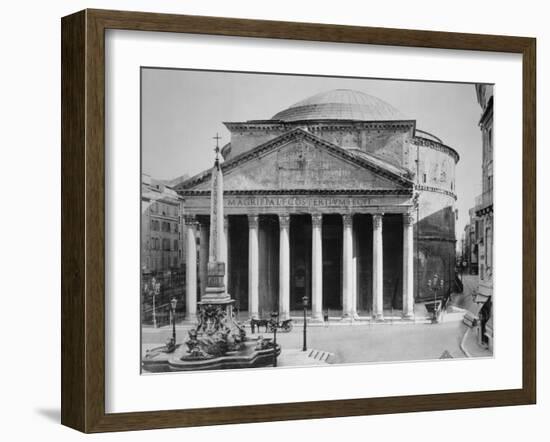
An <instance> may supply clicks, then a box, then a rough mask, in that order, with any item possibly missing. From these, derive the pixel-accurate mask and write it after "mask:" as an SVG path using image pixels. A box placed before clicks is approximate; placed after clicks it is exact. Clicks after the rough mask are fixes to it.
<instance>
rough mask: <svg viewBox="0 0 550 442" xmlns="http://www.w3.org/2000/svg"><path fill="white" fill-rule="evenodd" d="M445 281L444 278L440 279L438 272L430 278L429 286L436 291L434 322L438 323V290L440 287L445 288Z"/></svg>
mask: <svg viewBox="0 0 550 442" xmlns="http://www.w3.org/2000/svg"><path fill="white" fill-rule="evenodd" d="M444 284H445V281H444V280H443V278H441V279H439V275H438V274H437V273H436V274H435V275H434V277H433V278H432V279H428V288H429V289H430V290H433V292H434V306H433V316H432V324H437V292H438V291H439V289H443V286H444Z"/></svg>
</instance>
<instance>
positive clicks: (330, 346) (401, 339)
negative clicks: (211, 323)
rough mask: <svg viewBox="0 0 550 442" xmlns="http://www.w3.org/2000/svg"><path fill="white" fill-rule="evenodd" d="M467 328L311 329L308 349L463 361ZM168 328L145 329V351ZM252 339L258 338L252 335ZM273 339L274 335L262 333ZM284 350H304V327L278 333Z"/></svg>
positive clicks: (446, 324) (181, 333)
mask: <svg viewBox="0 0 550 442" xmlns="http://www.w3.org/2000/svg"><path fill="white" fill-rule="evenodd" d="M465 331H466V326H465V325H464V324H463V323H462V321H461V318H460V316H453V317H449V320H444V321H443V322H442V323H440V324H435V325H432V324H418V323H417V324H412V323H393V324H389V323H388V324H385V323H382V324H364V325H327V326H321V327H308V329H307V346H308V348H314V349H318V350H323V351H327V352H330V353H333V355H334V356H332V357H331V358H330V360H329V362H330V363H359V362H390V361H410V360H426V359H439V358H440V357H441V356H442V354H443V353H444V352H445V351H447V352H448V353H449V354H450V355H451V356H452V357H453V358H464V357H465V355H464V353H463V352H462V350H461V349H460V341H461V339H462V337H463V336H464V333H465ZM170 333H171V330H170V329H169V328H162V329H156V330H155V329H150V328H149V329H144V331H143V342H142V344H143V348H150V347H151V344H153V343H158V344H159V345H161V344H163V343H164V342H165V341H166V339H167V338H168V337H169V336H170ZM247 333H248V336H249V337H255V336H258V334H254V335H253V334H251V333H250V329H249V328H248V329H247ZM260 334H261V335H263V336H264V337H272V336H273V334H272V333H260ZM186 338H187V328H185V327H178V328H177V341H178V342H181V341H182V340H185V339H186ZM277 342H278V343H280V345H281V346H282V348H283V349H301V348H302V343H303V326H302V322H301V321H295V324H294V329H293V330H292V331H291V332H290V333H282V332H278V333H277Z"/></svg>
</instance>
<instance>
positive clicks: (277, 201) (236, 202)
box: [225, 196, 379, 208]
mask: <svg viewBox="0 0 550 442" xmlns="http://www.w3.org/2000/svg"><path fill="white" fill-rule="evenodd" d="M378 202H379V201H377V200H376V199H374V198H367V197H364V198H346V197H334V198H311V197H310V198H304V197H263V196H262V197H246V198H226V199H225V204H226V206H227V207H307V208H315V207H365V206H371V205H373V204H377V203H378Z"/></svg>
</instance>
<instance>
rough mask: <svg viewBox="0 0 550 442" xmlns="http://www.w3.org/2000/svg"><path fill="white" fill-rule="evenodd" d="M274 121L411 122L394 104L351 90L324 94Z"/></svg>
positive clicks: (295, 107) (297, 105)
mask: <svg viewBox="0 0 550 442" xmlns="http://www.w3.org/2000/svg"><path fill="white" fill-rule="evenodd" d="M271 119H272V120H281V121H302V120H356V121H390V120H407V118H406V117H405V116H404V115H403V114H401V112H399V111H398V110H397V109H396V108H395V107H393V106H392V105H391V104H388V103H386V102H385V101H383V100H380V99H379V98H376V97H373V96H372V95H368V94H365V93H364V92H359V91H355V90H351V89H335V90H332V91H328V92H321V93H319V94H316V95H313V96H312V97H309V98H306V99H305V100H302V101H299V102H298V103H295V104H293V105H292V106H290V107H289V108H287V109H285V110H283V111H281V112H279V113H277V114H275V115H274V116H273V118H271Z"/></svg>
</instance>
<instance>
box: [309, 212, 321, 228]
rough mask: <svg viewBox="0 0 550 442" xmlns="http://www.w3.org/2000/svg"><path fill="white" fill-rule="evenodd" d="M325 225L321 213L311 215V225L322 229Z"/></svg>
mask: <svg viewBox="0 0 550 442" xmlns="http://www.w3.org/2000/svg"><path fill="white" fill-rule="evenodd" d="M322 224H323V215H322V214H321V213H312V214H311V225H312V226H313V227H321V225H322Z"/></svg>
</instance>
